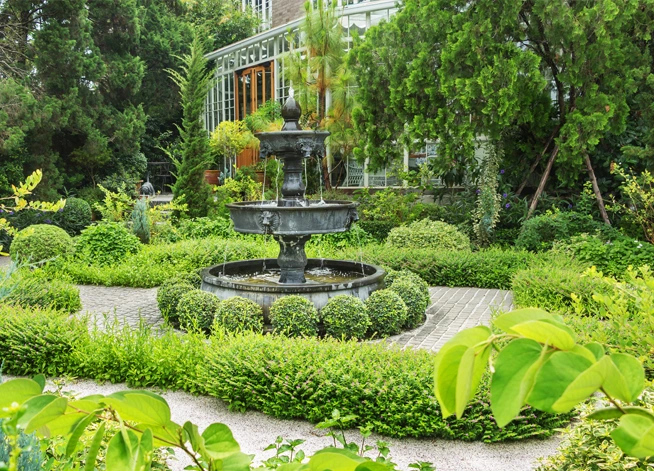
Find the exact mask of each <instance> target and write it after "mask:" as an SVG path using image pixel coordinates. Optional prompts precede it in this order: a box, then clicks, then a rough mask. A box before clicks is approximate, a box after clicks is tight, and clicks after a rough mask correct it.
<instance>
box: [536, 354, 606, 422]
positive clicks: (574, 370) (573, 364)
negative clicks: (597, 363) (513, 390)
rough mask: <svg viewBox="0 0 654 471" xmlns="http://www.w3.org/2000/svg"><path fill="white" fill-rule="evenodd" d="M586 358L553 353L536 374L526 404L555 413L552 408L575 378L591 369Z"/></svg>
mask: <svg viewBox="0 0 654 471" xmlns="http://www.w3.org/2000/svg"><path fill="white" fill-rule="evenodd" d="M592 364H593V363H591V362H590V361H589V360H588V359H587V358H585V357H583V356H581V355H578V354H576V353H572V352H554V353H553V354H552V355H551V356H550V357H549V358H548V359H547V360H546V361H545V362H544V363H543V366H541V367H540V369H539V370H538V373H536V380H535V382H534V386H533V388H532V390H531V393H530V394H529V396H528V397H527V404H529V405H531V406H533V407H535V408H536V409H540V410H542V411H545V412H552V413H554V412H556V411H555V410H554V409H553V408H552V406H553V405H554V403H555V402H556V401H558V400H559V399H560V398H561V397H562V396H563V395H564V394H565V392H566V390H567V389H568V386H570V384H572V382H573V381H574V380H575V379H577V377H578V376H579V375H580V374H581V373H583V372H584V371H586V370H587V369H588V368H590V367H591V365H592Z"/></svg>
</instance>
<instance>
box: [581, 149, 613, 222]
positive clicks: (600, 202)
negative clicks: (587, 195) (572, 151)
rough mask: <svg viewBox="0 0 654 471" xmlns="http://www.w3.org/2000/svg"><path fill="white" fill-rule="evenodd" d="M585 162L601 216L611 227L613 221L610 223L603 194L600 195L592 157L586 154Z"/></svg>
mask: <svg viewBox="0 0 654 471" xmlns="http://www.w3.org/2000/svg"><path fill="white" fill-rule="evenodd" d="M584 161H585V162H586V169H587V170H588V176H589V177H590V182H591V183H592V184H593V193H595V198H596V199H597V206H599V210H600V214H601V215H602V219H604V222H605V223H607V224H608V225H609V226H610V225H611V221H609V215H608V214H607V213H606V208H605V207H604V200H603V199H602V193H600V189H599V185H598V184H597V178H596V177H595V171H594V170H593V165H592V164H591V162H590V157H589V156H588V154H587V153H585V154H584Z"/></svg>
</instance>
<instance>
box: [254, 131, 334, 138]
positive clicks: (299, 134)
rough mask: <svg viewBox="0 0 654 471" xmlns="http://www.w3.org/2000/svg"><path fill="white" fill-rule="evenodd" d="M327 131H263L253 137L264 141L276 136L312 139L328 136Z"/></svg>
mask: <svg viewBox="0 0 654 471" xmlns="http://www.w3.org/2000/svg"><path fill="white" fill-rule="evenodd" d="M329 134H330V133H329V131H313V130H311V129H296V130H289V131H264V132H255V133H254V137H256V138H258V139H259V140H261V137H263V138H264V139H265V138H267V137H277V136H283V137H289V138H290V137H292V138H296V137H312V136H320V137H322V136H325V137H327V136H329Z"/></svg>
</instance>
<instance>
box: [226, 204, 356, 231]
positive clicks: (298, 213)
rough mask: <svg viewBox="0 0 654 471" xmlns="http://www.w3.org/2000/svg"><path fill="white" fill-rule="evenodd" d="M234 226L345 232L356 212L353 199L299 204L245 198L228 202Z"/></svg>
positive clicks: (237, 229) (269, 229) (265, 229)
mask: <svg viewBox="0 0 654 471" xmlns="http://www.w3.org/2000/svg"><path fill="white" fill-rule="evenodd" d="M227 207H228V208H229V212H230V214H231V217H232V221H234V230H236V231H237V232H242V233H246V234H272V235H297V236H301V235H310V234H329V233H332V232H345V231H347V230H349V229H350V226H351V225H352V223H353V222H355V221H357V220H358V219H359V218H358V216H357V211H356V207H357V203H354V202H352V201H310V200H299V201H298V202H297V206H279V205H277V203H276V202H274V201H264V202H261V201H256V202H253V201H243V202H239V203H230V204H228V205H227Z"/></svg>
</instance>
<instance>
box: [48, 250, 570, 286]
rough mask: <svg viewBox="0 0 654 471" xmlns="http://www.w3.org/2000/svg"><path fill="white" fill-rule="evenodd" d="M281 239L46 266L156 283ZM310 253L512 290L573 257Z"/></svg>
mask: <svg viewBox="0 0 654 471" xmlns="http://www.w3.org/2000/svg"><path fill="white" fill-rule="evenodd" d="M275 245H276V244H267V245H265V244H261V243H260V241H250V240H230V239H203V240H187V241H182V242H176V243H174V244H162V245H151V246H143V247H142V248H141V250H140V251H139V253H138V254H136V255H132V256H130V257H128V258H127V259H126V260H124V261H123V262H121V263H118V264H113V265H107V266H100V265H84V264H80V263H79V262H76V261H74V260H61V261H57V262H56V263H54V264H51V265H49V266H48V267H46V268H45V269H46V270H51V271H53V272H54V273H55V274H56V272H63V273H65V274H67V275H69V276H70V277H71V278H72V279H73V281H74V282H76V283H80V284H93V285H105V286H129V287H133V288H153V287H156V286H159V285H161V284H162V283H163V282H164V281H166V280H167V279H169V278H172V277H173V276H175V275H177V274H180V273H187V272H195V271H196V270H198V269H201V268H205V267H208V266H211V265H216V264H219V263H223V260H224V259H225V257H226V258H227V261H234V260H246V259H252V258H260V257H276V256H277V251H278V248H277V247H276V246H275ZM307 255H308V256H309V257H320V258H338V259H344V260H358V259H359V258H360V257H363V261H364V262H367V263H373V264H376V265H382V266H384V267H386V268H389V269H392V270H403V269H407V270H411V271H412V272H414V273H416V274H418V275H419V276H420V277H421V278H422V279H423V280H425V281H426V282H427V283H428V284H429V286H461V287H465V286H474V287H477V288H496V289H511V281H512V278H513V275H514V274H515V273H516V272H517V271H518V270H523V269H525V268H529V267H531V266H533V265H535V264H540V263H542V262H547V261H549V260H550V259H552V258H559V259H560V258H564V259H565V260H566V261H567V260H570V258H569V257H568V256H566V255H563V254H547V253H546V254H534V253H530V252H526V251H518V250H502V249H497V248H493V249H488V250H481V251H479V252H470V251H443V250H441V251H439V250H433V249H406V248H391V247H388V246H386V245H379V244H370V245H366V246H364V247H363V248H362V250H361V251H360V250H359V249H358V248H356V247H351V248H347V249H343V250H340V249H336V248H333V247H328V246H327V247H322V248H320V252H319V249H318V248H315V247H313V248H311V249H308V253H307Z"/></svg>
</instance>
